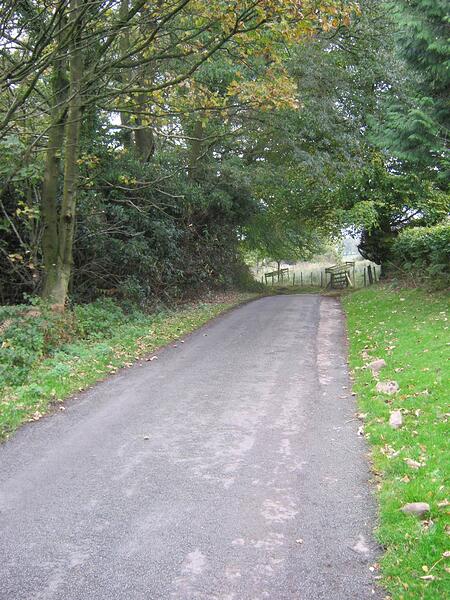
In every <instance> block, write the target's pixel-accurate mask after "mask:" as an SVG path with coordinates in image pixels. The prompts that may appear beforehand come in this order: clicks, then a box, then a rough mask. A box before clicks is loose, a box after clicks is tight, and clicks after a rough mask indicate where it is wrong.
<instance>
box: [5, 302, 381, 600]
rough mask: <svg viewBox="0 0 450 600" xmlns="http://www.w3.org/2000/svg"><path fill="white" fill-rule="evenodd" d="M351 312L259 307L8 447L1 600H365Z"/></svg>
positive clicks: (168, 352) (138, 368)
mask: <svg viewBox="0 0 450 600" xmlns="http://www.w3.org/2000/svg"><path fill="white" fill-rule="evenodd" d="M355 410H356V408H355V402H354V398H352V396H351V393H350V384H349V380H348V373H347V367H346V340H345V331H344V320H343V315H342V313H341V309H340V305H339V302H338V301H337V300H336V299H334V298H320V297H319V296H317V295H291V296H274V297H268V298H263V299H260V300H257V301H254V302H251V303H249V304H247V305H244V306H242V307H240V308H238V309H236V310H234V311H232V312H230V313H228V314H226V315H224V316H222V317H220V318H218V319H216V320H215V321H213V322H212V323H211V324H209V325H208V326H206V327H204V328H202V329H200V330H199V331H197V332H196V333H194V334H193V335H191V336H189V337H187V338H186V339H185V343H183V344H181V343H178V344H177V345H176V347H174V346H173V345H172V346H170V347H168V348H166V349H165V350H163V351H162V352H160V353H159V360H154V361H152V362H142V363H138V364H136V365H135V366H133V367H132V368H130V369H124V370H122V371H121V372H120V373H118V374H117V375H115V376H113V377H111V378H110V379H108V380H107V381H106V382H103V383H101V384H99V385H97V386H96V387H94V388H93V389H92V390H90V391H89V392H87V393H85V394H82V395H81V396H80V397H79V398H78V399H77V400H71V401H69V402H67V403H66V410H65V411H64V412H59V413H58V414H56V415H53V416H50V417H48V418H46V419H42V420H41V421H39V422H37V423H34V424H31V425H27V426H25V427H23V428H22V429H21V430H20V431H19V432H18V433H17V434H16V435H15V436H14V437H13V439H11V440H10V441H8V442H7V443H6V444H4V445H3V446H1V447H0V598H1V599H2V600H44V599H45V600H48V599H52V600H171V599H177V600H265V599H269V600H288V599H289V600H293V599H295V600H321V599H324V600H365V599H366V598H382V597H383V594H382V593H381V592H380V591H377V589H376V586H375V581H374V575H376V572H375V573H373V572H371V571H370V569H369V567H370V566H371V565H372V564H373V563H374V562H375V561H376V559H377V556H378V554H379V550H378V548H377V546H376V544H375V543H374V541H373V538H372V530H373V527H374V524H375V507H374V500H373V498H372V494H371V491H370V487H369V483H368V479H369V472H368V465H367V457H366V452H367V449H366V447H365V444H364V441H363V440H362V439H361V438H360V437H358V435H357V428H358V422H357V421H356V420H355V419H354V416H355Z"/></svg>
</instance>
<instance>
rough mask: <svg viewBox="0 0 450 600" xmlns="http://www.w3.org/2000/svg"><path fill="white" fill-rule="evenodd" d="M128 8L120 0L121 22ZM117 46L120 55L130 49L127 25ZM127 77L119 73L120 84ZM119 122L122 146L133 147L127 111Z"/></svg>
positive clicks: (123, 54)
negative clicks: (121, 127) (121, 130)
mask: <svg viewBox="0 0 450 600" xmlns="http://www.w3.org/2000/svg"><path fill="white" fill-rule="evenodd" d="M128 10H129V4H128V0H121V2H120V20H121V21H122V22H123V23H127V19H128ZM119 47H120V53H121V54H122V56H125V55H126V53H127V52H128V51H129V49H130V32H129V29H128V27H127V26H126V27H125V29H124V31H123V32H122V34H121V36H120V41H119ZM127 79H128V78H127V76H126V74H125V73H122V75H121V82H122V84H125V83H126V82H127ZM120 122H121V124H122V126H123V128H124V130H123V145H124V148H126V149H127V150H131V149H132V147H133V140H132V138H131V129H130V115H129V114H128V113H127V112H121V113H120Z"/></svg>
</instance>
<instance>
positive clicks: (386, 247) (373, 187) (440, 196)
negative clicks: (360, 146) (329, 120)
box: [336, 155, 450, 267]
mask: <svg viewBox="0 0 450 600" xmlns="http://www.w3.org/2000/svg"><path fill="white" fill-rule="evenodd" d="M336 196H337V204H338V205H339V206H340V207H341V210H342V215H341V218H342V222H343V223H345V224H346V225H347V226H350V227H353V228H354V229H355V230H356V231H358V232H359V233H360V234H361V241H360V244H359V250H360V252H361V254H362V255H363V256H364V258H367V259H368V260H372V261H373V262H376V263H377V264H381V265H382V266H383V267H384V266H385V264H384V263H386V261H387V260H389V259H390V254H391V249H392V244H393V241H394V239H395V238H396V236H397V235H398V234H399V232H400V231H402V230H403V229H405V228H407V227H420V226H424V225H430V224H434V223H439V222H440V221H442V220H443V219H444V218H445V217H446V215H447V214H448V210H449V201H450V200H449V196H448V195H447V194H445V193H443V192H442V191H440V190H439V189H437V188H436V186H434V185H433V184H432V183H431V182H430V181H427V180H424V179H421V178H420V177H418V176H416V175H414V174H408V173H398V172H395V171H393V170H389V167H388V165H386V164H385V163H384V161H383V159H382V158H381V157H380V156H379V155H375V156H374V157H373V159H372V161H371V162H370V163H369V162H368V163H367V164H366V166H364V167H363V168H362V169H360V170H359V171H358V172H355V173H351V174H349V175H348V176H347V177H346V178H345V179H344V181H343V183H342V185H341V186H340V188H339V190H338V191H337V194H336Z"/></svg>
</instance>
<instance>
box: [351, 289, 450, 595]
mask: <svg viewBox="0 0 450 600" xmlns="http://www.w3.org/2000/svg"><path fill="white" fill-rule="evenodd" d="M343 304H344V308H345V311H346V313H347V319H348V333H349V338H350V362H351V367H352V369H353V375H354V391H355V392H356V393H357V397H358V402H359V410H360V411H361V413H362V414H361V415H360V416H361V418H362V419H363V420H364V430H365V433H366V436H367V439H368V441H369V443H370V445H371V448H372V459H373V471H374V474H375V478H376V481H377V489H378V500H379V510H380V513H379V526H378V529H377V537H378V540H379V541H380V543H381V545H382V546H383V547H384V549H385V554H384V556H383V558H382V560H381V574H382V577H383V578H382V581H381V583H382V584H383V585H384V586H385V588H386V589H387V590H388V592H389V593H390V594H391V597H392V598H393V599H394V600H403V599H404V600H406V599H425V600H440V599H444V598H449V597H450V564H449V561H450V559H449V556H450V552H449V550H450V537H449V534H450V519H449V506H448V498H449V487H448V476H449V472H450V471H449V467H450V444H449V439H450V437H449V417H450V408H449V398H450V380H449V368H448V367H449V365H448V361H449V347H450V344H449V342H450V336H449V321H448V308H449V298H448V296H446V295H444V294H429V293H427V292H424V291H420V290H400V291H398V290H396V291H394V290H391V289H388V288H384V287H378V286H376V287H374V288H371V289H365V290H361V291H357V292H354V293H351V294H349V295H347V296H345V297H344V299H343ZM376 358H383V359H385V361H386V363H387V366H386V367H385V368H384V369H382V371H381V373H380V375H379V379H380V381H385V380H393V381H396V382H397V383H398V385H399V391H398V392H397V393H395V394H393V395H386V394H383V393H377V392H376V390H375V386H376V380H375V379H374V377H373V375H372V373H371V371H370V370H368V369H364V365H365V364H367V363H368V362H370V361H371V360H373V359H376ZM397 409H398V410H400V411H401V413H402V418H403V426H402V427H401V428H400V429H393V428H392V427H391V426H390V425H389V417H390V413H391V411H393V410H397ZM411 502H426V503H428V504H429V505H430V513H429V515H427V517H426V518H424V519H422V520H421V519H418V518H417V517H415V516H411V515H406V514H403V513H402V512H401V511H400V508H401V507H402V506H403V505H405V504H406V503H411Z"/></svg>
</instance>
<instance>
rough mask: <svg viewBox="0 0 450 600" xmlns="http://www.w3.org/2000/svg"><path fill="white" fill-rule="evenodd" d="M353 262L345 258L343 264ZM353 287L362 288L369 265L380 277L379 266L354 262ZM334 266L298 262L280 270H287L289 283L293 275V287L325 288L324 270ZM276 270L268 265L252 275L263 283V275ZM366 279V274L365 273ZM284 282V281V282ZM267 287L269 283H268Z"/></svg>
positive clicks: (254, 270)
mask: <svg viewBox="0 0 450 600" xmlns="http://www.w3.org/2000/svg"><path fill="white" fill-rule="evenodd" d="M352 260H354V259H353V258H352V257H345V258H344V259H343V262H345V261H352ZM354 262H355V273H354V277H355V287H364V270H365V269H367V267H368V266H369V265H371V267H372V270H375V276H376V279H377V280H378V278H379V276H380V266H379V265H376V264H375V263H373V262H371V261H369V260H355V261H354ZM334 264H336V262H333V261H327V262H298V263H296V264H294V265H289V264H286V263H282V265H281V266H282V268H289V281H291V282H292V281H293V277H294V274H295V285H304V286H311V285H312V286H315V287H320V286H323V287H325V286H326V284H327V282H328V281H329V278H327V277H326V275H325V269H326V268H327V267H331V266H332V265H334ZM276 270H277V264H276V263H270V264H268V265H264V266H259V267H258V268H256V267H254V268H253V273H254V275H255V278H256V279H258V281H262V282H263V283H264V282H265V279H264V274H265V273H269V272H272V271H276ZM351 278H352V280H353V271H352V270H351ZM366 278H367V273H366ZM285 281H286V280H285ZM269 285H271V282H270V281H269Z"/></svg>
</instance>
